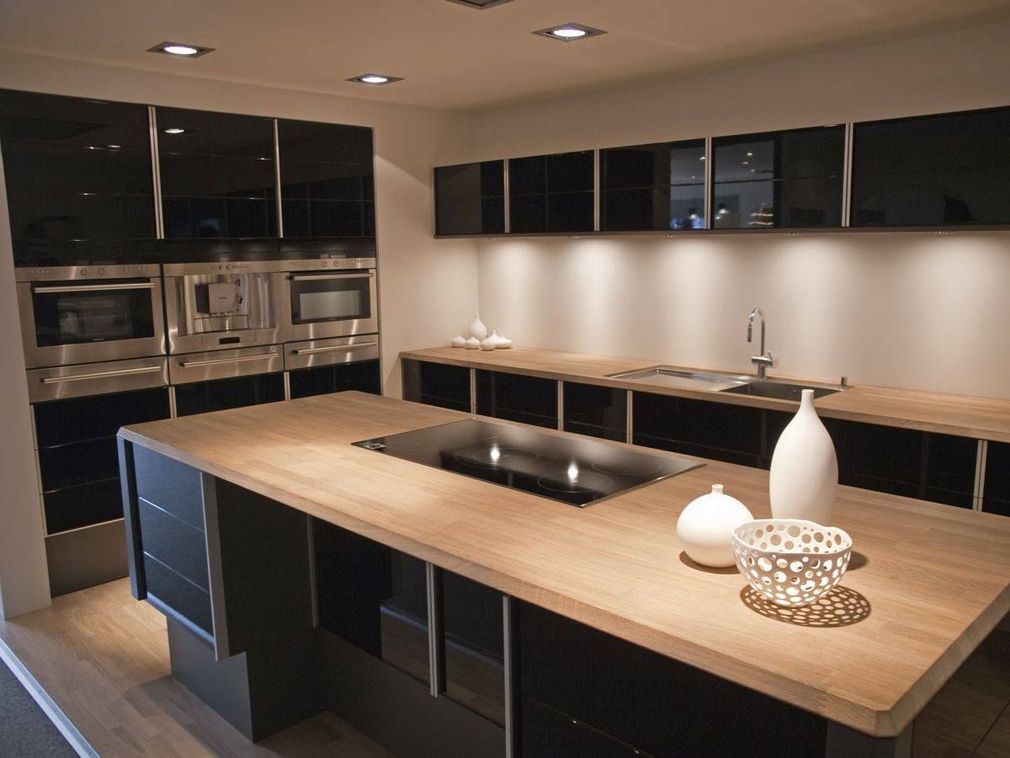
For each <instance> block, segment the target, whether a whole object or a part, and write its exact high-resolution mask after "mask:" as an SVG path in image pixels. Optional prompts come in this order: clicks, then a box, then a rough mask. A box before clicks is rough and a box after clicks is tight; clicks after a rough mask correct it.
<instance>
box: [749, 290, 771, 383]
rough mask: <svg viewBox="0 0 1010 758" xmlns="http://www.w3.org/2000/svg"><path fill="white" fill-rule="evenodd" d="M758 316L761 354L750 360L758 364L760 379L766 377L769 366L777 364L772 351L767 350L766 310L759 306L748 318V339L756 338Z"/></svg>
mask: <svg viewBox="0 0 1010 758" xmlns="http://www.w3.org/2000/svg"><path fill="white" fill-rule="evenodd" d="M756 318H760V319H761V355H754V356H751V359H750V362H751V363H753V364H754V365H755V366H757V376H758V379H764V378H765V372H766V371H767V370H768V367H769V366H774V365H775V359H774V358H773V357H772V354H771V353H766V352H765V312H764V311H763V310H761V308H760V307H758V306H755V307H754V310H752V311H751V312H750V316H749V317H748V318H747V341H748V342H752V341H753V339H754V319H756Z"/></svg>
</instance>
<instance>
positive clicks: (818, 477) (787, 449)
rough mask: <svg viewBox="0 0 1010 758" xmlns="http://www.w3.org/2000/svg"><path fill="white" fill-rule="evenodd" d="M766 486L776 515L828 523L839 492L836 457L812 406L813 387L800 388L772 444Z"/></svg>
mask: <svg viewBox="0 0 1010 758" xmlns="http://www.w3.org/2000/svg"><path fill="white" fill-rule="evenodd" d="M768 489H769V495H770V497H771V506H772V515H773V516H774V517H775V518H777V519H805V520H806V521H813V522H814V523H816V524H821V525H822V526H828V525H830V524H831V512H832V510H833V509H834V506H835V498H836V496H837V494H838V458H837V457H836V456H835V446H834V443H832V441H831V435H829V434H828V430H827V429H825V428H824V424H822V423H821V420H820V418H819V417H818V416H817V411H816V410H815V409H814V391H813V390H809V389H808V390H803V395H802V399H801V400H800V409H799V410H798V411H797V412H796V415H795V416H794V417H793V420H792V421H790V422H789V425H788V426H787V427H786V428H785V429H784V430H783V431H782V435H781V436H780V437H779V441H778V443H777V444H776V445H775V452H774V453H772V466H771V472H770V476H769V483H768Z"/></svg>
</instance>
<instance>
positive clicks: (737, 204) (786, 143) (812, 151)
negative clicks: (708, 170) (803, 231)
mask: <svg viewBox="0 0 1010 758" xmlns="http://www.w3.org/2000/svg"><path fill="white" fill-rule="evenodd" d="M712 158H713V165H712V228H714V229H766V228H807V227H831V226H841V223H842V174H843V172H844V163H845V127H844V126H829V127H817V128H812V129H796V130H792V131H782V132H769V133H765V134H745V135H739V136H734V137H716V138H715V139H713V140H712Z"/></svg>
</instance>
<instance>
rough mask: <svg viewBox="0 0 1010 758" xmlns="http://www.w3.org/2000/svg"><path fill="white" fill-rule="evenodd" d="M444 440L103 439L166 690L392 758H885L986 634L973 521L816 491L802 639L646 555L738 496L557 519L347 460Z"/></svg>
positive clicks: (318, 426) (189, 427)
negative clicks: (821, 535) (338, 737)
mask: <svg viewBox="0 0 1010 758" xmlns="http://www.w3.org/2000/svg"><path fill="white" fill-rule="evenodd" d="M464 418H467V415H466V414H462V413H458V412H454V411H449V410H445V409H441V408H434V407H428V406H422V405H418V404H413V403H406V402H403V401H397V400H392V399H388V398H376V397H372V396H368V395H363V394H360V393H341V394H338V395H328V396H320V397H315V398H307V399H304V400H298V401H291V402H286V403H275V404H270V405H264V406H258V407H254V408H245V409H236V410H232V411H225V412H221V413H215V414H207V415H202V416H193V417H188V418H183V419H175V420H171V421H159V422H153V423H150V424H144V425H139V426H135V427H128V428H126V429H124V430H122V431H121V432H120V445H121V456H122V470H123V471H124V472H125V475H124V479H123V487H124V498H125V502H126V506H127V508H126V510H127V520H128V526H129V536H130V560H131V580H132V583H133V590H134V593H135V595H136V596H137V597H138V598H147V599H148V600H149V601H151V602H152V604H154V605H155V606H156V607H159V609H161V610H163V611H164V612H165V613H166V615H167V616H168V618H169V639H170V645H171V649H172V662H173V672H174V674H175V675H176V677H177V678H179V679H180V680H181V681H183V682H184V683H185V684H186V685H187V686H189V687H190V688H191V689H193V690H194V691H195V692H197V694H199V695H200V696H201V697H202V698H203V699H205V700H206V701H207V702H208V703H210V704H211V705H212V706H213V707H215V708H216V709H217V710H218V711H219V712H220V713H222V715H224V716H225V718H227V719H228V720H229V721H231V722H232V723H233V724H235V725H236V726H238V728H240V729H241V730H242V731H244V732H245V733H246V734H247V735H248V736H250V737H251V738H258V737H260V736H263V735H265V734H267V733H269V732H270V731H273V730H275V729H277V728H280V727H281V726H284V725H286V724H288V723H292V722H293V721H296V720H298V719H299V718H303V717H305V716H307V715H310V714H311V713H313V712H315V711H318V710H320V709H322V708H324V707H332V708H334V709H335V710H338V712H341V713H343V714H345V715H346V717H347V718H348V720H350V721H351V722H352V723H355V724H357V725H359V728H361V729H362V731H366V732H368V733H370V734H373V735H374V736H375V738H376V739H378V740H379V741H380V742H384V743H385V744H387V745H388V746H390V747H391V749H393V750H394V752H415V753H425V752H427V753H429V754H430V753H434V752H436V751H437V748H438V739H440V735H441V738H442V739H444V738H445V735H446V734H448V733H449V732H452V735H451V736H452V737H453V742H452V743H450V744H459V743H462V742H465V744H468V745H470V746H472V752H473V753H474V754H494V753H499V754H501V753H507V754H510V755H511V754H519V753H520V752H521V753H522V754H523V755H537V754H550V753H551V752H553V753H554V754H559V752H561V753H563V752H564V751H569V752H571V753H581V754H594V753H595V754H614V755H624V754H628V755H631V754H634V752H635V750H638V751H640V752H642V753H652V754H662V753H663V752H668V753H669V752H676V751H678V750H679V751H685V750H686V751H688V752H690V751H695V752H697V751H704V749H705V748H706V747H708V748H711V749H713V750H714V749H723V750H727V749H736V750H742V749H745V747H746V748H749V749H750V750H751V751H752V752H756V753H760V752H775V751H778V752H782V751H783V750H785V751H788V752H791V753H808V754H813V753H818V752H820V753H823V752H827V753H829V754H843V753H851V752H852V751H853V750H855V749H858V750H870V749H872V750H875V751H880V752H881V753H890V754H900V753H902V752H903V751H906V750H907V749H908V745H909V739H908V737H909V728H910V725H911V723H912V721H913V719H914V717H915V715H916V714H917V713H918V712H919V711H920V710H921V709H922V707H923V706H924V705H925V704H926V703H927V702H928V701H929V700H930V698H932V696H933V695H934V694H935V693H936V691H937V690H938V689H939V688H940V687H941V686H942V685H943V683H944V682H945V681H946V680H947V678H949V676H950V675H951V674H952V673H953V672H954V671H955V670H957V668H958V667H959V666H960V665H961V663H963V662H964V660H965V659H966V658H967V656H968V655H969V654H970V653H971V652H972V650H974V649H975V648H976V647H977V646H978V644H979V643H980V642H981V641H982V640H983V639H984V638H985V636H986V635H987V634H988V633H989V632H990V631H991V630H992V629H993V628H994V627H995V626H996V624H997V623H998V622H999V620H1000V619H1001V618H1002V617H1003V616H1005V615H1006V613H1007V612H1008V611H1010V523H1008V522H1007V520H1006V519H1003V518H1000V517H998V516H990V515H987V514H978V513H969V512H962V511H960V510H958V509H952V508H948V507H944V506H940V505H936V504H933V503H927V502H923V501H918V500H912V499H909V498H902V497H898V496H892V495H886V494H882V493H876V492H869V491H865V490H858V489H854V488H848V487H843V488H841V489H840V497H839V502H838V504H837V510H836V513H837V516H836V523H837V525H839V526H841V527H842V528H844V529H846V530H847V531H848V532H849V533H850V534H851V535H852V537H853V540H854V543H855V550H856V555H855V556H854V559H853V565H852V567H851V568H850V570H849V572H848V573H847V574H846V576H845V577H844V578H843V581H842V583H841V588H840V589H839V591H838V592H837V593H836V596H835V600H836V602H835V604H834V606H833V611H832V612H831V614H830V616H829V617H827V618H826V617H825V616H824V614H821V615H819V616H816V617H815V616H812V615H811V616H806V617H804V615H803V614H794V615H793V616H792V617H789V616H787V615H785V614H782V613H780V612H778V611H777V610H776V608H775V607H771V606H768V605H766V604H763V603H761V602H760V601H759V600H758V599H756V598H755V597H754V596H753V595H752V594H751V593H749V592H748V591H747V590H746V588H745V584H746V583H745V582H744V580H743V578H742V577H740V576H739V574H737V573H736V572H735V571H728V572H714V571H705V570H701V569H699V568H698V567H696V566H693V565H691V564H690V562H689V561H687V560H686V559H684V558H683V557H682V554H681V548H680V545H679V544H678V541H677V538H676V535H675V532H674V526H675V524H676V519H677V516H678V514H679V512H680V510H681V509H682V508H683V507H684V505H686V504H687V503H688V502H689V501H690V500H691V499H693V498H694V497H696V496H697V495H699V494H702V493H704V492H706V491H707V490H708V489H709V487H710V485H711V484H712V483H713V482H721V483H723V484H724V485H725V486H726V489H727V492H729V493H731V494H733V495H735V496H736V497H738V498H739V499H741V500H742V501H744V502H745V503H746V504H747V505H748V506H749V507H750V508H751V510H752V511H753V512H754V514H755V516H756V517H759V518H760V517H763V516H767V515H768V500H767V474H766V473H765V472H763V471H761V470H758V469H753V468H747V467H743V466H737V465H733V464H728V463H722V462H706V465H705V466H703V467H700V468H696V469H693V470H691V471H688V472H686V473H683V474H680V475H678V476H675V477H672V478H669V479H665V480H662V481H660V482H657V483H655V484H652V485H649V486H647V487H644V488H641V489H637V490H634V491H631V492H628V493H626V494H623V495H620V496H618V497H616V498H612V499H609V500H606V501H604V502H600V503H598V504H595V505H592V506H590V507H589V508H586V509H577V508H572V507H570V506H567V505H565V504H561V503H556V502H553V501H550V500H545V499H543V498H540V497H536V496H534V495H531V494H527V493H524V492H518V491H512V490H507V489H503V488H501V487H498V486H495V485H493V484H489V483H486V482H482V481H477V480H474V479H471V478H466V477H462V476H460V475H458V474H454V473H451V472H446V471H441V470H437V469H433V468H429V467H426V466H421V465H418V464H416V463H412V462H409V461H403V460H399V459H396V458H391V457H388V456H383V455H378V454H376V453H375V452H374V451H369V450H365V449H361V448H359V447H354V446H352V444H351V443H353V442H356V441H359V440H363V439H366V438H370V437H375V436H380V435H388V434H394V433H398V432H404V431H408V430H412V429H419V428H422V427H427V426H433V425H436V424H443V423H448V422H452V421H456V420H460V419H464ZM496 423H503V422H496ZM544 433H546V434H560V433H559V432H551V431H545V432H544ZM607 444H620V443H607ZM655 454H656V455H661V456H662V455H668V454H666V453H663V452H658V451H657V452H655ZM374 584H378V585H381V586H382V587H384V588H385V589H384V590H382V591H380V592H378V593H376V592H375V591H374V586H373V585H374ZM376 595H382V596H383V598H382V599H383V602H376ZM376 606H382V608H380V609H379V611H376ZM474 608H477V609H478V612H476V613H474ZM475 620H476V621H480V622H483V623H475ZM499 622H500V626H499V628H498V630H495V629H493V628H492V627H493V626H494V625H495V624H496V623H499ZM468 643H472V644H468ZM594 682H595V683H596V687H595V688H594ZM433 696H434V697H433ZM594 709H595V710H594ZM573 711H577V712H575V713H573ZM390 725H392V726H390ZM394 727H395V728H394ZM398 740H399V741H398Z"/></svg>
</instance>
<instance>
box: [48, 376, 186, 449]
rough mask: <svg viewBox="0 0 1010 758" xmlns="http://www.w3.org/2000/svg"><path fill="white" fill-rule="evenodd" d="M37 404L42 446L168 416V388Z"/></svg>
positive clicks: (110, 434) (112, 433)
mask: <svg viewBox="0 0 1010 758" xmlns="http://www.w3.org/2000/svg"><path fill="white" fill-rule="evenodd" d="M33 407H34V411H35V435H36V438H37V439H36V442H37V444H38V446H39V447H40V448H42V447H48V446H50V445H63V444H66V443H68V442H80V441H82V440H90V439H96V438H99V437H114V436H115V434H116V432H117V431H119V427H121V426H125V425H126V424H140V423H143V422H145V421H154V420H156V419H162V418H168V416H169V408H168V388H167V387H157V388H155V389H147V390H137V391H135V392H114V393H112V394H109V395H92V396H89V397H78V398H73V399H72V400H54V401H52V402H48V403H37V404H35V405H34V406H33Z"/></svg>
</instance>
